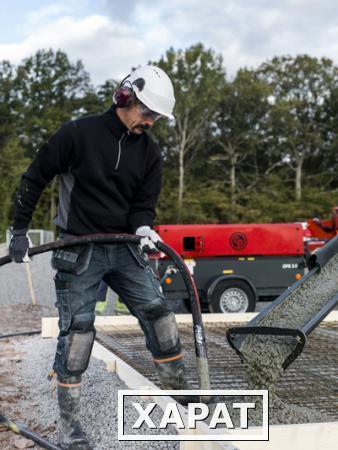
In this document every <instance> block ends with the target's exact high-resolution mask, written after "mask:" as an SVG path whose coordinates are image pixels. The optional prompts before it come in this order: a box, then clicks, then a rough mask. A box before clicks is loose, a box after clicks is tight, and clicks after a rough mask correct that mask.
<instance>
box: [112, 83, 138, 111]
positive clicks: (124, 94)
mask: <svg viewBox="0 0 338 450" xmlns="http://www.w3.org/2000/svg"><path fill="white" fill-rule="evenodd" d="M133 95H134V91H133V90H132V88H131V87H129V86H125V85H124V86H120V87H118V88H117V89H116V91H115V93H114V97H113V99H114V103H115V104H116V106H117V107H118V108H125V107H126V106H128V105H130V103H131V100H132V98H133Z"/></svg>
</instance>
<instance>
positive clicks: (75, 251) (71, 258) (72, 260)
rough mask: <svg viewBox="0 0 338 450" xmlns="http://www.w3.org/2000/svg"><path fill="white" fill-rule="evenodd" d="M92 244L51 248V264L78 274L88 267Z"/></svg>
mask: <svg viewBox="0 0 338 450" xmlns="http://www.w3.org/2000/svg"><path fill="white" fill-rule="evenodd" d="M93 248H94V244H93V243H89V244H84V245H76V246H74V247H68V248H64V249H62V248H59V249H57V250H53V255H52V260H51V264H52V267H53V269H56V270H61V271H62V272H69V273H74V274H75V275H80V274H81V273H83V272H85V271H86V270H87V269H88V266H89V263H90V259H91V256H92V253H93Z"/></svg>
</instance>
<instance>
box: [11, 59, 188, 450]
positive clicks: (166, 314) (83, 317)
mask: <svg viewBox="0 0 338 450" xmlns="http://www.w3.org/2000/svg"><path fill="white" fill-rule="evenodd" d="M174 104H175V98H174V91H173V86H172V83H171V80H170V79H169V77H168V75H167V74H166V73H165V72H164V71H163V70H162V69H160V68H159V67H156V66H151V65H148V66H144V67H141V68H138V69H136V70H135V71H133V72H132V73H131V74H130V75H128V76H127V77H126V78H125V79H124V80H123V81H122V82H121V84H120V86H119V87H118V88H117V89H116V91H115V92H114V95H113V104H112V106H111V108H110V109H109V110H108V111H107V112H105V113H104V114H101V115H97V116H93V117H85V118H81V119H78V120H72V121H70V122H67V123H65V124H64V125H62V126H61V128H60V129H59V130H58V131H57V132H56V133H55V134H54V135H53V136H52V137H51V138H50V139H49V141H48V142H47V143H46V144H45V145H43V146H42V148H41V149H40V150H39V152H38V153H37V155H36V157H35V158H34V160H33V162H32V163H31V165H30V166H29V168H28V170H27V171H26V172H25V173H24V174H23V175H22V178H21V183H20V186H19V190H18V194H17V196H16V200H15V204H14V222H13V226H12V238H11V242H10V247H9V252H10V255H11V256H12V258H13V259H14V260H15V261H16V262H23V260H24V259H25V258H26V257H27V251H28V245H29V244H28V238H27V230H28V227H29V223H30V221H31V218H32V214H33V212H34V210H35V207H36V204H37V202H38V200H39V198H40V195H41V193H42V191H43V190H44V188H45V187H46V185H47V184H48V183H49V182H50V181H51V180H52V179H53V178H54V177H55V176H56V175H60V190H59V206H58V212H57V216H56V218H55V224H56V225H57V226H58V227H59V228H60V231H61V233H60V237H61V238H62V239H67V238H69V237H72V236H80V235H88V234H91V233H112V232H123V233H125V232H127V233H135V234H137V235H139V236H142V239H141V244H140V246H139V245H137V244H114V245H111V244H109V245H108V244H107V245H106V244H94V243H89V244H86V245H81V246H74V247H71V248H66V249H59V250H55V251H54V252H53V256H52V265H53V267H54V268H55V269H56V270H57V272H56V276H55V279H54V280H55V288H56V296H57V306H58V310H59V329H60V332H59V337H58V344H57V350H56V356H55V361H54V366H53V368H54V370H55V372H56V373H57V377H58V402H59V409H60V433H59V434H60V446H61V447H62V448H63V449H67V450H75V449H76V450H89V449H91V448H92V447H91V446H90V444H89V442H88V440H87V438H86V436H85V434H84V432H83V431H82V428H81V425H80V421H79V410H80V390H81V376H82V374H83V373H84V371H85V370H86V369H87V366H88V362H89V358H90V354H91V349H92V346H93V342H94V338H95V328H94V318H95V303H96V292H97V288H98V286H99V283H100V281H101V280H102V279H103V280H104V281H105V282H106V283H107V284H108V286H110V287H111V288H112V289H113V290H114V291H115V292H116V293H117V294H118V295H119V296H120V297H121V299H122V300H123V302H124V303H125V304H126V305H127V306H128V309H129V310H130V312H131V313H132V314H133V315H134V316H136V317H137V318H138V320H139V323H140V326H141V328H142V330H143V332H144V334H145V340H146V346H147V348H148V349H149V350H150V352H151V353H152V356H153V359H154V363H155V367H156V369H157V371H158V374H159V377H160V381H161V383H162V385H163V387H164V388H165V389H188V388H189V384H188V383H187V381H186V378H185V368H184V364H183V361H182V354H181V343H180V338H179V333H178V328H177V324H176V321H175V316H174V314H173V312H172V311H171V309H170V308H169V307H168V305H167V303H166V301H165V298H164V296H163V293H162V290H161V287H160V283H159V280H158V279H157V278H156V277H155V276H154V273H153V272H152V270H151V268H150V266H149V264H148V259H147V256H146V255H145V253H144V251H143V250H144V248H145V247H146V246H148V247H149V248H154V247H155V244H156V242H158V241H160V240H161V239H160V237H159V235H158V234H157V233H156V232H155V231H154V230H153V229H152V225H153V221H154V218H155V206H156V203H157V200H158V197H159V194H160V189H161V173H162V162H161V154H160V150H159V148H158V146H157V144H156V143H155V142H154V141H153V140H152V138H151V137H150V136H149V135H148V133H147V132H146V130H147V129H149V128H150V127H151V126H152V125H153V124H154V122H155V121H156V120H158V119H159V118H160V117H163V116H165V117H168V118H170V119H172V118H173V115H172V111H173V108H174ZM177 399H178V400H179V401H181V402H182V403H186V402H187V398H186V397H178V398H177Z"/></svg>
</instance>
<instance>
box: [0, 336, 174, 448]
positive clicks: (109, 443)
mask: <svg viewBox="0 0 338 450" xmlns="http://www.w3.org/2000/svg"><path fill="white" fill-rule="evenodd" d="M55 345H56V340H55V339H48V340H42V339H41V337H40V336H35V337H29V338H12V339H10V340H6V342H1V343H0V358H1V369H0V381H1V385H2V387H1V396H0V400H1V413H2V414H4V415H5V416H8V418H10V419H12V420H14V421H18V422H20V423H23V424H25V425H26V426H27V427H29V429H31V430H32V431H35V432H36V433H39V434H42V435H44V436H45V437H46V438H47V439H48V440H49V441H50V442H53V443H54V444H56V443H57V418H58V410H57V400H56V391H55V386H54V384H55V382H49V381H48V380H47V374H48V371H49V370H50V369H51V366H52V363H53V358H54V352H55ZM4 361H5V362H6V364H4ZM6 367H7V369H6ZM13 374H14V376H13ZM82 386H83V388H82V419H81V420H82V424H83V428H84V429H85V431H86V433H87V436H88V438H89V439H90V441H91V443H92V444H93V445H95V450H111V449H113V448H114V449H125V448H130V449H135V450H136V449H137V450H138V449H150V448H156V449H178V448H179V443H178V442H166V441H156V442H142V441H130V442H128V441H118V440H117V391H118V389H127V387H126V385H125V384H124V383H123V382H122V381H121V380H120V379H119V378H118V376H117V375H116V374H113V373H109V372H107V371H106V370H105V365H104V363H103V362H102V361H100V360H97V359H95V358H92V359H91V362H90V365H89V368H88V370H87V372H86V373H85V374H84V376H83V385H82ZM131 400H133V401H139V399H138V398H136V397H135V398H133V397H131ZM154 412H156V411H154ZM125 413H126V416H127V417H128V418H129V419H133V420H134V421H135V420H136V419H137V417H138V414H137V412H136V410H135V409H134V407H133V406H132V405H131V404H130V403H129V402H128V404H127V406H126V408H125ZM159 418H160V416H157V415H156V414H155V415H154V422H155V421H159ZM155 423H156V422H155ZM173 432H174V433H175V430H174V429H171V430H170V433H173ZM18 439H20V438H18V436H16V435H15V434H13V433H10V432H7V431H6V432H4V431H3V432H1V433H0V448H1V450H13V449H15V448H16V447H15V446H14V442H15V441H17V440H18ZM30 448H32V449H36V450H37V449H38V448H40V447H38V446H34V447H30Z"/></svg>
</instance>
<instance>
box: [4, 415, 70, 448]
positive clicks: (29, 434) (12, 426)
mask: <svg viewBox="0 0 338 450" xmlns="http://www.w3.org/2000/svg"><path fill="white" fill-rule="evenodd" d="M0 424H1V425H4V426H5V427H6V428H8V430H10V431H13V432H14V433H16V434H20V435H21V436H24V437H25V438H27V439H31V440H32V441H34V442H36V443H37V444H39V445H41V447H43V448H47V449H49V450H62V449H61V448H60V447H57V446H56V445H54V444H51V443H50V442H48V441H46V439H43V438H42V437H40V436H39V435H37V434H35V433H33V431H29V430H27V428H25V427H23V426H22V425H18V424H17V423H15V422H12V421H11V420H9V419H7V417H5V416H3V415H2V414H0Z"/></svg>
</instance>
